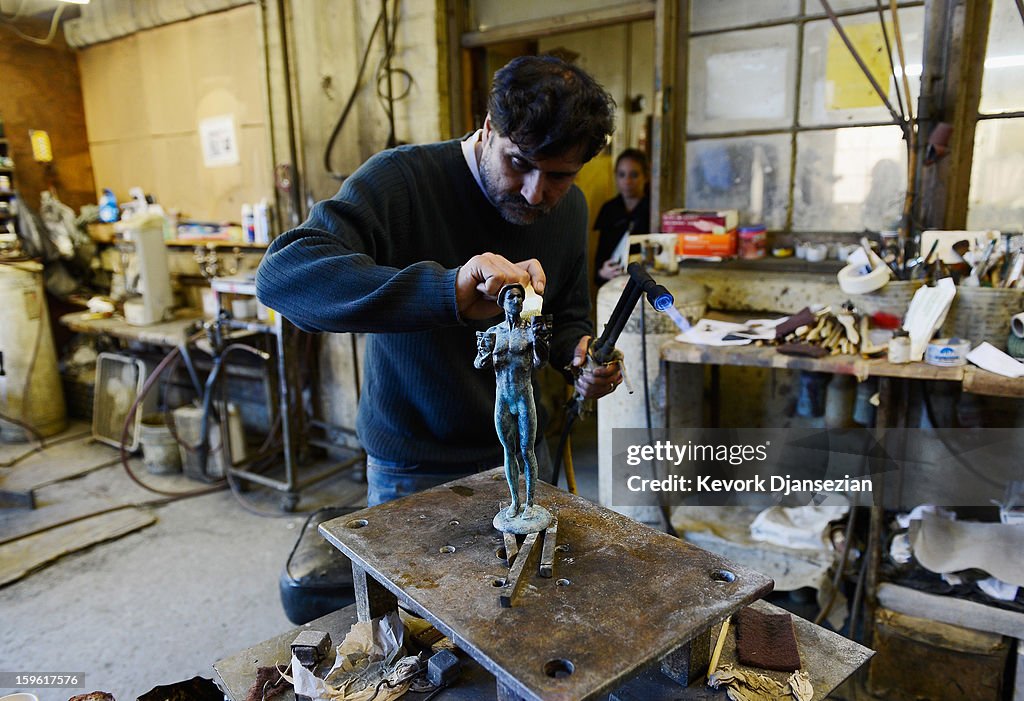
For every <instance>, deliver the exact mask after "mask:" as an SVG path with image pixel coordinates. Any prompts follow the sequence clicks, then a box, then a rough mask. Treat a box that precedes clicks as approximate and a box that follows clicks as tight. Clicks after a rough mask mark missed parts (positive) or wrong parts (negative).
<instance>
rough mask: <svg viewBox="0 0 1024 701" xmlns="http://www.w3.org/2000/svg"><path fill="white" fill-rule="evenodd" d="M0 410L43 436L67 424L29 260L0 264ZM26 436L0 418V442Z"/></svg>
mask: <svg viewBox="0 0 1024 701" xmlns="http://www.w3.org/2000/svg"><path fill="white" fill-rule="evenodd" d="M0 354H2V355H3V374H0V414H3V415H4V416H6V417H9V418H11V419H14V420H15V421H17V422H19V423H22V424H28V425H29V426H31V427H32V428H33V429H34V430H35V431H36V432H38V433H39V435H41V436H43V437H46V436H52V435H54V434H56V433H60V432H61V431H63V430H64V428H65V426H66V425H67V419H66V415H65V407H64V392H63V388H62V386H61V381H60V373H59V372H58V370H57V351H56V347H55V345H54V342H53V334H52V332H51V330H50V315H49V311H48V307H47V304H46V292H45V290H44V287H43V266H42V265H41V264H39V263H36V262H34V261H24V262H6V263H0ZM29 438H30V435H29V433H28V432H27V431H25V430H24V428H22V427H21V426H19V425H18V424H16V423H13V422H10V421H3V420H2V419H0V442H10V443H21V442H25V441H28V440H29Z"/></svg>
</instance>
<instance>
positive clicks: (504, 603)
mask: <svg viewBox="0 0 1024 701" xmlns="http://www.w3.org/2000/svg"><path fill="white" fill-rule="evenodd" d="M539 535H540V533H531V534H530V535H528V536H526V540H525V541H523V547H522V549H520V551H519V554H518V555H517V556H516V561H515V564H514V565H512V569H511V571H509V573H508V578H507V579H506V580H505V586H504V587H502V588H501V593H500V594H499V596H498V601H499V603H501V607H502V608H506V609H507V608H511V607H512V606H515V603H516V599H517V598H519V594H520V593H521V592H522V590H523V587H524V585H525V584H526V580H527V579H528V578H529V575H527V576H523V573H524V572H526V571H527V568H528V566H529V564H530V560H536V555H537V551H538V550H539V548H537V547H535V546H536V545H537V537H538V536H539Z"/></svg>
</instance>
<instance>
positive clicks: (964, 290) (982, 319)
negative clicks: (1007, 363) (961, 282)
mask: <svg viewBox="0 0 1024 701" xmlns="http://www.w3.org/2000/svg"><path fill="white" fill-rule="evenodd" d="M1022 310H1024V290H1019V289H1009V290H1008V289H1003V288H1001V287H958V288H956V297H954V298H953V304H952V306H951V307H950V309H949V314H947V315H946V321H945V322H944V323H943V324H942V330H941V332H940V333H941V335H942V336H943V337H945V338H952V337H954V336H956V337H957V338H965V339H968V340H970V341H971V344H972V345H978V344H979V343H981V342H982V341H988V342H989V343H991V344H992V345H993V346H995V347H996V348H998V349H999V350H1003V351H1005V350H1006V338H1007V336H1008V335H1009V333H1010V319H1011V318H1012V317H1013V315H1014V314H1016V313H1018V312H1020V311H1022Z"/></svg>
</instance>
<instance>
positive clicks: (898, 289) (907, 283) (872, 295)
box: [850, 280, 924, 318]
mask: <svg viewBox="0 0 1024 701" xmlns="http://www.w3.org/2000/svg"><path fill="white" fill-rule="evenodd" d="M923 284H924V281H922V280H893V281H890V282H889V283H888V284H887V285H886V286H885V287H883V288H881V289H878V290H875V291H874V292H868V293H866V294H860V295H850V301H851V302H853V304H854V305H855V306H856V307H857V311H859V312H860V313H861V314H868V315H870V314H874V313H876V312H886V313H888V314H893V315H895V316H898V317H900V318H903V315H904V314H906V313H907V309H908V308H909V307H910V300H912V299H913V298H914V293H915V292H917V290H918V289H919V288H920V287H921V286H922V285H923Z"/></svg>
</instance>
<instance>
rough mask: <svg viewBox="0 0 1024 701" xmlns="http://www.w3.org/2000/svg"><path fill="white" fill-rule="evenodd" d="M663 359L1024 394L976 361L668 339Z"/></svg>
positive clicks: (1020, 382) (1019, 385)
mask: <svg viewBox="0 0 1024 701" xmlns="http://www.w3.org/2000/svg"><path fill="white" fill-rule="evenodd" d="M661 359H662V360H664V361H666V362H669V363H687V364H692V365H735V366H744V367H760V368H775V369H779V370H809V371H811V372H828V373H832V374H835V375H853V376H854V377H856V378H857V379H858V380H860V381H864V380H866V379H867V378H869V377H888V378H899V379H905V380H945V381H949V382H959V383H961V385H962V386H963V390H964V391H965V392H971V393H974V394H986V395H992V396H997V397H1024V378H1012V377H1003V376H1002V375H996V374H995V373H991V372H988V371H987V370H982V369H981V368H979V367H975V366H974V365H963V366H961V367H956V368H943V367H937V366H935V365H928V364H927V363H904V364H899V365H897V364H893V363H890V362H889V361H888V360H885V359H884V358H861V357H860V356H856V355H830V356H825V357H824V358H805V357H801V356H794V355H783V354H782V353H779V352H778V351H777V350H776V349H775V347H774V346H754V345H753V344H751V345H748V346H698V345H694V344H692V343H681V342H679V341H669V342H668V343H666V344H665V345H664V346H662V347H661Z"/></svg>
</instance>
